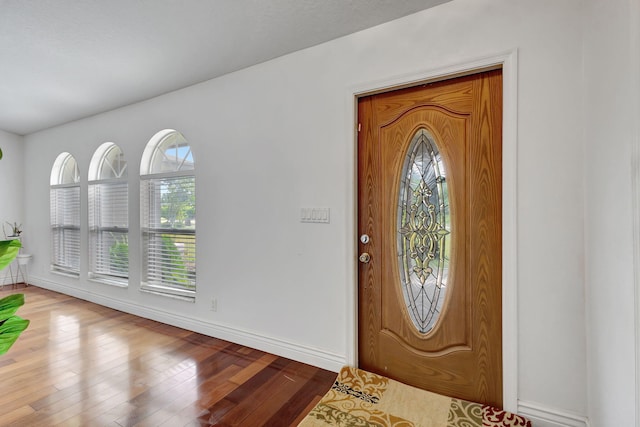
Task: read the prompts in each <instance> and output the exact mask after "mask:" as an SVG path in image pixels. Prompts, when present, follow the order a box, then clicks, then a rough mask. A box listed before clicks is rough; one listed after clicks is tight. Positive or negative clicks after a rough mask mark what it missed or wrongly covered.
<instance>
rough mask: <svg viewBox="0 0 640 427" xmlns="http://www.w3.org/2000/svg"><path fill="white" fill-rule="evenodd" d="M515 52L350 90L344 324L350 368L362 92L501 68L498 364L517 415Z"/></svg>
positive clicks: (354, 340) (354, 357) (506, 400)
mask: <svg viewBox="0 0 640 427" xmlns="http://www.w3.org/2000/svg"><path fill="white" fill-rule="evenodd" d="M517 66H518V52H517V50H512V51H509V52H506V53H502V54H497V55H494V56H489V57H484V58H478V59H473V60H470V61H467V62H464V63H456V64H450V65H447V66H444V67H441V68H437V69H431V70H425V71H422V72H418V73H415V74H411V75H403V76H396V77H391V78H388V79H385V80H381V81H376V82H365V83H361V84H357V85H354V86H352V87H351V88H349V89H348V91H347V92H348V100H347V102H348V106H347V111H348V114H349V115H350V117H348V120H347V123H348V126H349V129H348V131H347V135H351V136H352V141H351V142H352V143H351V145H349V147H347V150H348V152H347V153H346V156H347V158H350V159H351V164H352V165H353V168H354V173H353V175H352V182H351V185H350V194H348V195H347V197H349V201H348V202H347V204H346V206H351V215H349V213H347V215H345V218H346V221H347V224H345V226H346V227H345V228H346V230H347V233H346V238H347V239H348V240H347V244H346V247H347V255H348V257H349V259H350V260H351V262H350V263H348V265H347V275H348V277H347V283H352V286H350V287H347V290H346V304H345V307H346V310H347V312H346V313H345V319H346V320H347V332H346V335H347V336H346V338H347V343H346V350H347V351H346V358H347V363H348V364H350V365H353V366H356V365H357V362H358V354H357V349H358V331H357V327H358V323H357V317H358V305H357V304H358V289H357V286H358V266H357V249H358V245H357V232H358V230H357V229H356V227H357V223H358V222H357V203H358V202H357V184H358V183H357V160H358V157H357V146H358V145H357V141H358V130H357V123H356V120H357V98H358V97H359V96H363V95H365V94H371V93H376V92H385V91H389V90H394V89H398V88H402V87H409V86H413V85H415V84H418V83H422V82H425V81H435V80H443V79H445V78H451V77H456V76H461V75H465V74H472V73H476V72H479V71H482V70H486V69H491V68H496V67H502V79H503V113H502V341H503V342H502V364H503V365H502V366H503V406H504V409H506V410H508V411H511V412H516V411H517V409H518V322H517V321H518V313H517V308H518V293H517V290H518V281H517V279H518V274H517V267H518V262H517V261H518V256H517V248H518V245H517V243H518V238H517V231H518V229H517V219H518V215H517V178H518V176H517V160H518V157H517V153H518V152H517V142H518V138H517V137H518V132H517V118H518V111H517V106H518V102H517V101H518V94H517V88H518V85H517V77H518V70H517Z"/></svg>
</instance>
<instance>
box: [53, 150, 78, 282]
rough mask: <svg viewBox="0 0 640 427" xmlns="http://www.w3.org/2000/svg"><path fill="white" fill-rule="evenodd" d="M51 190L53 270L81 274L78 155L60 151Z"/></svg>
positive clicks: (74, 274)
mask: <svg viewBox="0 0 640 427" xmlns="http://www.w3.org/2000/svg"><path fill="white" fill-rule="evenodd" d="M49 183H50V190H49V202H50V207H51V210H50V220H51V271H54V272H58V273H66V274H70V275H73V276H76V277H77V276H79V275H80V173H79V172H78V164H77V163H76V159H75V158H74V157H73V156H72V155H71V154H69V153H61V154H60V155H59V156H58V157H57V158H56V160H55V162H54V163H53V167H52V168H51V178H50V181H49Z"/></svg>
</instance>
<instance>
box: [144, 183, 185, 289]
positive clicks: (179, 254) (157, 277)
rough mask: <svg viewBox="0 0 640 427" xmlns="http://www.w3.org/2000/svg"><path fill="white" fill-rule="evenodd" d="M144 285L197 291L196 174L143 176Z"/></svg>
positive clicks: (154, 287)
mask: <svg viewBox="0 0 640 427" xmlns="http://www.w3.org/2000/svg"><path fill="white" fill-rule="evenodd" d="M140 194H141V204H142V205H141V227H142V239H143V241H142V244H143V245H142V246H143V284H142V286H143V288H144V289H147V290H150V291H155V292H161V293H167V294H173V295H181V296H187V297H193V296H194V294H195V290H196V253H195V251H196V222H195V176H194V175H193V172H192V171H188V172H187V173H186V174H185V172H178V173H169V174H157V175H150V176H143V177H142V181H141V188H140Z"/></svg>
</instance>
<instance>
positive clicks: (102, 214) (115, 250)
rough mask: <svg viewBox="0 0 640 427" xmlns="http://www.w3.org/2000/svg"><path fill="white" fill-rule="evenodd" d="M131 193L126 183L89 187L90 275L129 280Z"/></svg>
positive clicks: (112, 182)
mask: <svg viewBox="0 0 640 427" xmlns="http://www.w3.org/2000/svg"><path fill="white" fill-rule="evenodd" d="M128 211H129V191H128V184H127V181H126V180H124V181H123V180H110V181H101V182H99V183H90V184H89V268H90V272H89V276H90V277H91V278H95V279H105V280H106V281H107V283H109V282H110V281H114V282H116V284H124V285H126V284H127V279H128V277H129V237H128V236H129V213H128Z"/></svg>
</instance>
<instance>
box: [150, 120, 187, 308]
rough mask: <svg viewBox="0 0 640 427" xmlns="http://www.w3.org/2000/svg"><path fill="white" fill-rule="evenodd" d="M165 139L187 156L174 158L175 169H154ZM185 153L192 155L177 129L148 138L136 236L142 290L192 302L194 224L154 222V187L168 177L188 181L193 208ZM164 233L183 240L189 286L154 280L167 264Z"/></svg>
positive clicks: (156, 206)
mask: <svg viewBox="0 0 640 427" xmlns="http://www.w3.org/2000/svg"><path fill="white" fill-rule="evenodd" d="M167 138H172V139H173V141H174V143H175V145H176V147H177V148H180V147H188V151H187V155H185V157H184V158H183V159H178V158H176V164H177V167H176V169H177V170H173V171H166V170H163V171H161V172H154V170H153V169H154V165H160V163H157V162H156V159H157V156H158V155H160V153H161V152H162V150H161V147H162V145H163V144H164V143H165V142H166V141H167ZM180 139H181V142H180V143H176V142H175V141H180ZM172 144H173V143H172ZM170 147H172V145H170ZM188 156H191V158H193V151H192V147H191V144H189V142H188V141H186V140H185V139H184V137H183V136H182V135H181V134H180V133H179V132H177V131H174V130H171V129H166V130H164V131H160V132H158V133H157V134H156V135H155V136H154V138H152V139H151V140H150V141H149V143H148V144H147V147H146V148H145V151H144V153H143V156H142V161H141V166H140V239H141V249H142V250H141V252H142V262H141V280H140V289H141V290H142V291H145V292H151V293H155V294H159V295H164V296H169V297H174V298H180V299H185V300H188V301H195V296H196V291H197V275H196V267H195V265H196V248H197V246H196V228H195V224H194V225H193V228H177V227H175V226H167V227H160V226H158V225H159V224H160V223H161V222H162V221H161V216H160V217H157V215H160V214H159V211H158V209H161V205H162V200H161V199H160V198H158V195H157V193H158V192H161V190H158V189H160V188H161V187H162V186H163V185H166V183H167V182H170V181H171V180H179V179H181V178H184V179H187V180H189V181H190V183H189V184H190V185H191V186H192V191H193V197H194V202H193V208H194V209H195V206H196V201H195V185H196V175H195V161H193V160H192V164H193V167H191V168H188V169H183V166H184V164H185V160H186V158H187V157H188ZM180 160H181V161H180ZM152 188H153V191H152ZM160 197H161V196H160ZM152 210H153V211H154V212H155V215H153V213H152ZM152 215H153V218H152ZM194 220H195V215H194ZM154 222H155V224H154ZM166 236H170V237H171V240H172V242H173V241H175V240H176V238H177V239H179V240H180V239H183V240H186V242H185V244H186V245H187V246H185V249H184V253H183V254H182V256H183V257H184V254H186V253H189V254H190V256H188V257H186V258H183V259H182V260H181V262H184V261H186V262H189V261H190V262H192V264H193V269H192V270H186V271H185V273H186V275H185V276H184V278H185V279H187V280H189V281H190V283H192V285H184V286H180V285H179V284H177V283H170V282H164V281H162V280H161V279H160V280H157V279H155V278H157V277H162V276H163V274H164V273H163V272H164V270H163V269H162V268H163V266H164V265H168V263H166V264H165V263H164V261H165V260H166V257H167V256H169V255H167V253H166V250H165V248H164V247H162V245H163V243H162V241H163V238H164V237H166ZM152 242H153V243H152ZM174 244H175V243H174ZM158 248H160V249H158ZM178 250H179V249H178ZM150 264H154V265H156V266H157V268H152V267H151V266H150ZM191 273H192V274H191ZM172 275H173V273H172ZM191 276H192V278H191ZM191 286H192V288H191Z"/></svg>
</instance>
